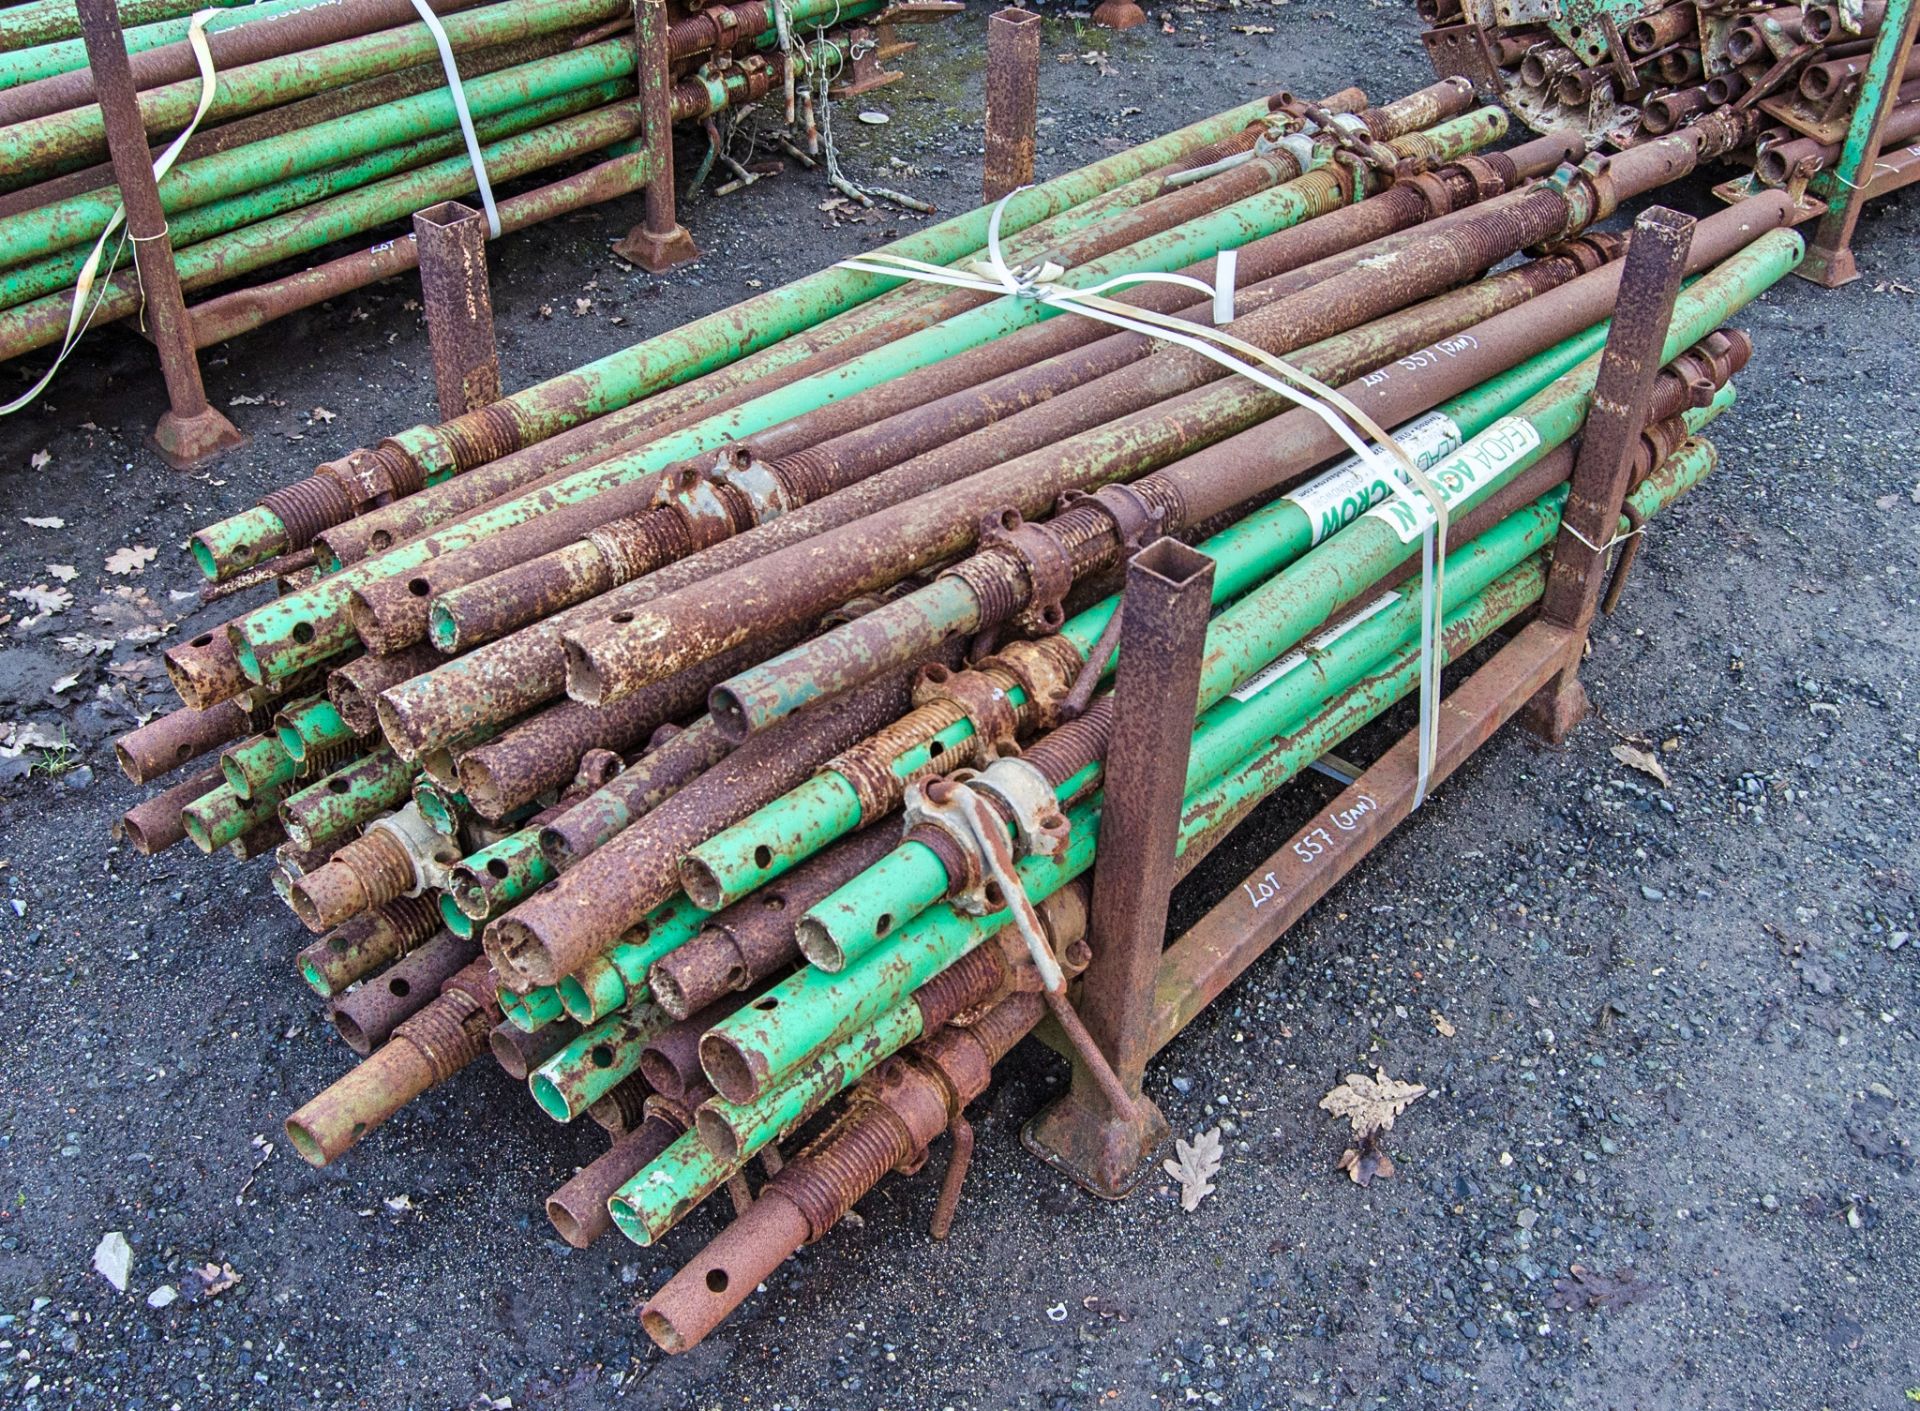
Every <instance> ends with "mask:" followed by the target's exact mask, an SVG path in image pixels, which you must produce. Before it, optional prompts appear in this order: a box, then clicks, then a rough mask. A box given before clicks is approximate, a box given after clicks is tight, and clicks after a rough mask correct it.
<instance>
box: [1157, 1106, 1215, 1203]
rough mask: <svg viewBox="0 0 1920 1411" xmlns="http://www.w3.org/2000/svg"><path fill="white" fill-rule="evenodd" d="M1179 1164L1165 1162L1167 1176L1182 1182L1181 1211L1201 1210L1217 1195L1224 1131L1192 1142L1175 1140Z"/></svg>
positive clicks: (1203, 1134) (1207, 1132)
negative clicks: (1204, 1201)
mask: <svg viewBox="0 0 1920 1411" xmlns="http://www.w3.org/2000/svg"><path fill="white" fill-rule="evenodd" d="M1173 1150H1174V1154H1175V1155H1177V1156H1178V1157H1179V1158H1180V1159H1179V1160H1178V1161H1173V1160H1168V1161H1163V1162H1161V1163H1160V1164H1161V1166H1162V1167H1164V1168H1165V1169H1166V1173H1167V1174H1168V1175H1169V1176H1171V1177H1173V1179H1174V1180H1176V1181H1178V1182H1179V1183H1180V1208H1181V1209H1182V1210H1197V1209H1199V1208H1200V1202H1201V1201H1203V1200H1205V1199H1206V1198H1207V1197H1208V1196H1209V1195H1211V1194H1212V1193H1213V1180H1212V1178H1213V1176H1214V1175H1215V1174H1216V1173H1217V1172H1218V1171H1219V1170H1220V1154H1221V1153H1220V1129H1219V1128H1218V1127H1214V1128H1213V1129H1211V1130H1210V1131H1205V1132H1201V1133H1200V1134H1199V1135H1198V1136H1196V1137H1195V1138H1194V1139H1193V1141H1192V1142H1191V1143H1188V1142H1187V1141H1186V1140H1185V1139H1184V1138H1180V1139H1177V1140H1175V1142H1174V1144H1173Z"/></svg>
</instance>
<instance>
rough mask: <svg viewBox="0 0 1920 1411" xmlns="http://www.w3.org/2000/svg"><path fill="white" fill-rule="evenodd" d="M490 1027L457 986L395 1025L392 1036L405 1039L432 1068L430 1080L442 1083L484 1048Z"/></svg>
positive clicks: (482, 1012)
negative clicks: (456, 988)
mask: <svg viewBox="0 0 1920 1411" xmlns="http://www.w3.org/2000/svg"><path fill="white" fill-rule="evenodd" d="M492 1028H493V1025H492V1022H491V1021H490V1020H489V1019H488V1016H487V1014H486V1012H485V1011H484V1010H483V1009H482V1008H481V1007H480V1006H479V1005H477V1004H475V1003H474V1001H473V999H472V998H471V997H470V996H468V995H466V994H463V993H461V992H460V991H459V990H446V991H444V992H442V993H441V994H440V996H439V997H438V998H436V999H435V1000H434V1001H433V1002H432V1003H431V1004H429V1005H428V1006H427V1007H426V1008H425V1009H422V1010H421V1011H420V1012H419V1013H417V1014H415V1015H414V1016H413V1017H412V1018H411V1019H405V1020H402V1021H401V1022H400V1024H399V1025H398V1026H396V1027H395V1029H394V1031H393V1037H394V1039H395V1040H404V1041H405V1042H406V1043H407V1044H408V1045H409V1046H410V1047H412V1048H413V1050H414V1051H415V1052H417V1053H418V1054H419V1055H420V1056H421V1057H422V1058H424V1059H425V1060H426V1061H427V1064H428V1066H429V1067H430V1068H432V1070H433V1081H434V1082H436V1083H444V1082H446V1080H447V1079H449V1078H451V1077H452V1076H453V1075H454V1074H455V1073H458V1072H459V1071H460V1070H461V1069H462V1068H465V1067H466V1066H467V1065H468V1064H469V1063H471V1062H473V1060H474V1059H476V1058H478V1057H479V1056H480V1055H481V1054H482V1053H484V1052H486V1050H487V1047H488V1033H489V1031H490V1030H491V1029H492Z"/></svg>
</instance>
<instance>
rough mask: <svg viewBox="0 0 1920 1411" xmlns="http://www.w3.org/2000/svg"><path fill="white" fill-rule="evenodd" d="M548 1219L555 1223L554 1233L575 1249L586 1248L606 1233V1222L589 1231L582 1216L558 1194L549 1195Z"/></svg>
mask: <svg viewBox="0 0 1920 1411" xmlns="http://www.w3.org/2000/svg"><path fill="white" fill-rule="evenodd" d="M547 1220H548V1221H549V1222H550V1223H551V1224H552V1225H553V1230H554V1233H555V1234H557V1235H559V1236H560V1238H561V1239H563V1240H565V1241H566V1242H567V1243H568V1244H569V1245H571V1246H572V1247H573V1248H575V1249H585V1248H586V1247H587V1246H588V1245H590V1244H592V1243H593V1242H594V1241H595V1240H596V1239H598V1238H599V1237H600V1236H601V1235H603V1234H605V1233H606V1226H605V1225H604V1224H603V1225H601V1226H600V1228H599V1229H597V1230H593V1231H592V1232H591V1233H589V1232H588V1230H587V1228H586V1226H585V1223H584V1222H583V1221H582V1220H581V1217H580V1216H579V1215H578V1214H576V1213H575V1212H574V1211H573V1210H572V1209H571V1208H570V1207H569V1206H568V1205H567V1204H566V1202H565V1201H564V1200H562V1199H561V1198H560V1196H559V1195H558V1194H554V1195H550V1196H548V1197H547Z"/></svg>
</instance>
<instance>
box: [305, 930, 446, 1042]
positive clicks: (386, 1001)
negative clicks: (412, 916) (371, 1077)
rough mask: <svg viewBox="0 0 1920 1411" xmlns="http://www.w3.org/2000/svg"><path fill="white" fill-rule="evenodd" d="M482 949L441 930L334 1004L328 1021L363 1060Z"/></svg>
mask: <svg viewBox="0 0 1920 1411" xmlns="http://www.w3.org/2000/svg"><path fill="white" fill-rule="evenodd" d="M479 953H480V945H479V943H478V942H477V941H474V940H472V939H470V938H469V939H464V940H463V939H462V938H461V937H459V936H455V935H452V934H451V933H449V932H446V931H442V932H440V933H439V934H438V935H436V936H434V937H433V938H432V939H431V940H429V941H428V942H427V943H426V944H425V945H423V946H421V947H420V949H418V950H416V951H414V952H412V953H411V954H409V955H407V956H404V957H402V958H401V959H400V960H398V961H395V962H394V963H393V964H392V965H391V966H389V967H388V968H387V969H386V970H384V971H383V972H381V973H380V974H379V975H376V976H374V977H373V978H372V979H370V980H368V981H367V982H366V983H365V984H362V985H359V986H356V987H355V988H354V989H352V990H349V991H348V992H347V993H345V994H343V995H341V996H340V997H339V998H337V999H335V1000H334V1002H333V1004H332V1005H331V1006H330V1007H329V1008H328V1011H327V1017H328V1018H329V1019H331V1020H332V1021H333V1027H334V1030H335V1032H337V1033H338V1034H339V1035H340V1037H341V1038H342V1039H344V1040H345V1041H346V1045H347V1047H348V1048H350V1049H352V1050H353V1051H354V1052H355V1053H357V1054H359V1055H360V1056H361V1057H362V1058H365V1057H366V1056H367V1055H368V1054H370V1053H372V1052H373V1051H374V1050H375V1049H376V1048H378V1047H380V1045H381V1044H383V1043H385V1042H386V1041H387V1040H388V1039H389V1038H390V1037H392V1035H393V1031H394V1030H395V1029H396V1028H398V1027H399V1026H400V1025H401V1024H402V1023H404V1022H405V1021H406V1020H407V1019H409V1018H411V1017H412V1016H413V1015H415V1014H418V1013H419V1012H420V1011H421V1010H422V1009H425V1008H426V1007H427V1005H428V1004H429V1003H430V1002H431V1001H432V1000H433V998H434V996H435V995H437V994H439V993H440V987H441V985H443V984H445V983H446V982H447V981H448V980H451V979H452V978H453V977H454V976H455V975H457V974H459V973H460V971H462V970H464V969H465V968H466V967H467V966H468V965H470V964H472V963H473V959H474V957H475V956H477V955H479Z"/></svg>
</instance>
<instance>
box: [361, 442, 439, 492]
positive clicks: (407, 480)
mask: <svg viewBox="0 0 1920 1411" xmlns="http://www.w3.org/2000/svg"><path fill="white" fill-rule="evenodd" d="M369 457H370V459H371V460H372V462H373V464H374V465H375V466H377V467H378V468H379V470H380V476H379V477H378V478H379V479H381V480H384V481H385V482H386V489H385V492H384V493H386V494H387V495H389V496H391V497H392V498H393V499H396V500H398V499H401V498H402V497H404V496H407V495H411V494H413V493H414V492H415V491H417V490H421V489H424V488H425V487H426V483H427V474H426V472H425V471H424V470H422V469H421V468H420V466H419V464H418V463H417V462H416V461H415V460H414V458H413V457H412V456H410V455H408V454H407V453H406V452H405V451H403V450H401V449H400V448H399V447H398V446H390V445H379V446H375V447H374V448H373V450H372V451H371V452H369ZM368 490H369V495H368V498H369V499H372V498H373V497H374V494H375V493H376V492H377V491H378V487H377V486H372V485H370V486H369V487H368Z"/></svg>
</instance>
